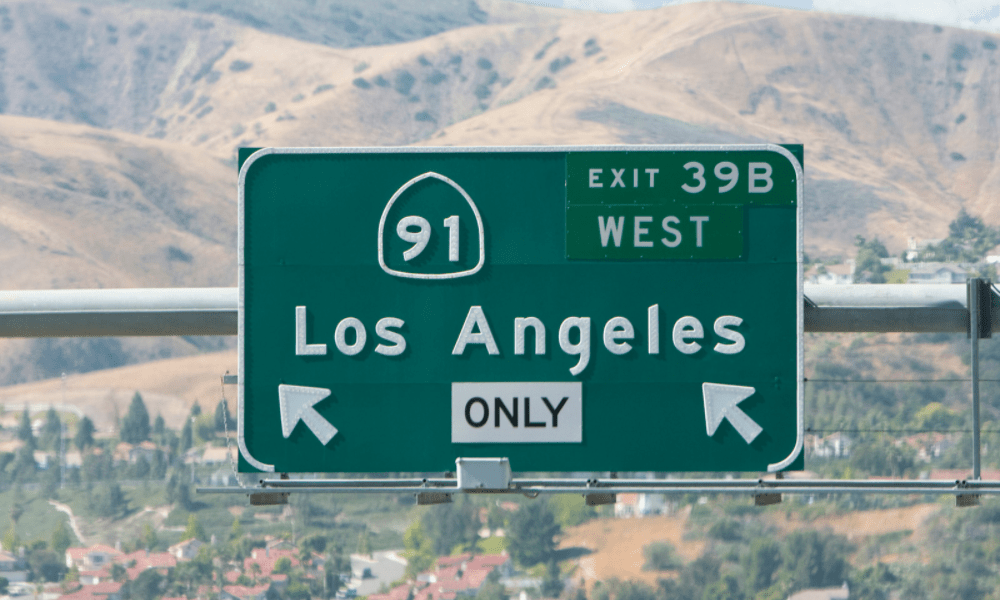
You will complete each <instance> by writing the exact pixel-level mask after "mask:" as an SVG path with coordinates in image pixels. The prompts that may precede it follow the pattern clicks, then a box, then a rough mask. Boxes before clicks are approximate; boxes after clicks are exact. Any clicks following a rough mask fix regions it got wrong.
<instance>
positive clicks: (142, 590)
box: [129, 569, 164, 600]
mask: <svg viewBox="0 0 1000 600" xmlns="http://www.w3.org/2000/svg"><path fill="white" fill-rule="evenodd" d="M163 583H164V580H163V575H160V573H159V572H157V570H156V569H146V570H145V571H143V572H141V573H139V575H138V576H136V578H135V581H132V582H131V583H130V585H129V591H130V592H131V596H132V598H135V599H136V600H139V599H140V598H158V597H159V596H160V595H161V594H162V587H163Z"/></svg>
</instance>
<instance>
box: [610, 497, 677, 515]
mask: <svg viewBox="0 0 1000 600" xmlns="http://www.w3.org/2000/svg"><path fill="white" fill-rule="evenodd" d="M665 506H666V503H665V502H664V501H663V494H618V497H617V499H616V501H615V516H616V517H619V518H622V517H644V516H646V515H654V514H660V513H662V512H663V509H664V507H665Z"/></svg>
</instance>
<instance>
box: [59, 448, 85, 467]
mask: <svg viewBox="0 0 1000 600" xmlns="http://www.w3.org/2000/svg"><path fill="white" fill-rule="evenodd" d="M63 464H64V465H66V467H68V468H70V469H79V468H80V467H82V466H83V455H82V454H80V452H79V451H78V450H70V451H69V452H67V453H66V454H64V455H63Z"/></svg>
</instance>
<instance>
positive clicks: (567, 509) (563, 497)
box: [491, 494, 597, 529]
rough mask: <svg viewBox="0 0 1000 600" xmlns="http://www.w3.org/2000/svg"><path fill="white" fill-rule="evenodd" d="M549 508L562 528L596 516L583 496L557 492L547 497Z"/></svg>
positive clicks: (595, 512)
mask: <svg viewBox="0 0 1000 600" xmlns="http://www.w3.org/2000/svg"><path fill="white" fill-rule="evenodd" d="M549 508H550V509H552V514H553V515H554V516H555V518H556V522H557V523H559V525H560V526H561V527H563V528H566V527H574V526H576V525H580V524H582V523H585V522H587V521H589V520H590V519H593V518H594V517H596V516H597V511H596V510H594V507H593V506H587V502H586V501H585V500H584V498H583V496H578V495H570V494H559V495H556V496H553V497H551V498H549ZM498 527H499V525H498ZM491 529H492V528H491Z"/></svg>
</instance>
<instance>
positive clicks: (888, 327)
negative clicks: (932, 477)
mask: <svg viewBox="0 0 1000 600" xmlns="http://www.w3.org/2000/svg"><path fill="white" fill-rule="evenodd" d="M973 290H977V291H978V292H981V293H978V292H974V291H973ZM804 291H805V298H806V300H805V301H806V307H805V311H804V321H805V322H804V326H805V331H808V332H946V333H968V334H970V337H971V338H972V348H971V349H972V354H973V356H972V364H973V373H972V380H973V411H974V413H975V412H977V408H978V381H977V380H978V368H977V367H978V365H977V364H976V363H977V358H978V357H977V356H976V354H977V351H978V339H979V338H980V337H990V335H991V334H992V332H993V330H994V329H997V326H996V325H997V322H998V321H1000V316H998V307H1000V298H998V297H997V296H996V295H995V294H994V293H992V292H990V290H989V287H988V286H987V285H986V282H985V281H983V280H972V281H970V282H969V284H968V285H958V284H956V285H909V284H907V285H840V286H819V285H808V284H807V285H806V286H805V290H804ZM238 303H239V296H238V290H237V289H236V288H164V289H157V288H147V289H111V290H106V289H101V290H46V291H6V292H4V291H0V337H17V338H31V337H102V336H170V335H237V316H238ZM974 416H977V415H974ZM975 421H976V423H975V429H976V436H975V437H976V440H975V442H974V446H975V447H974V449H973V455H974V460H973V477H972V479H970V480H967V481H867V480H781V479H776V480H729V479H727V480H704V479H700V480H619V479H608V480H598V479H587V480H576V479H513V480H511V485H510V487H509V488H506V489H501V490H490V491H492V492H497V493H518V494H527V495H529V496H533V495H537V494H540V493H579V494H584V495H588V496H594V495H595V494H596V495H605V496H608V497H611V498H613V496H612V495H613V494H616V493H635V492H651V491H655V492H657V493H699V494H703V493H724V494H750V495H753V496H755V497H770V496H776V497H777V496H778V494H826V493H873V492H878V493H891V494H914V493H918V494H951V495H955V496H956V498H957V499H958V502H959V505H961V506H969V505H972V504H974V503H975V502H976V498H978V496H980V495H1000V481H982V480H980V478H979V475H980V468H979V452H978V429H979V424H978V418H976V419H975ZM293 490H294V491H296V492H299V493H302V492H311V493H330V492H341V493H344V492H358V493H372V492H382V493H384V492H393V493H414V494H417V495H418V497H420V496H421V495H427V494H428V493H430V494H437V495H440V496H443V497H446V498H450V493H451V492H456V491H465V490H460V489H459V488H458V487H457V482H456V481H455V480H454V479H382V480H373V479H357V480H355V479H341V480H306V479H281V480H274V479H262V480H260V482H259V486H254V487H221V488H214V487H206V488H198V491H199V492H214V493H242V494H249V495H251V499H253V497H254V496H255V495H256V496H261V495H264V496H266V495H268V494H271V495H275V496H281V497H282V498H287V494H286V493H285V492H287V491H293ZM258 500H259V498H258ZM266 500H267V501H268V502H271V501H272V500H273V499H270V498H268V499H266ZM970 500H971V502H970ZM769 502H770V501H769Z"/></svg>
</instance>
